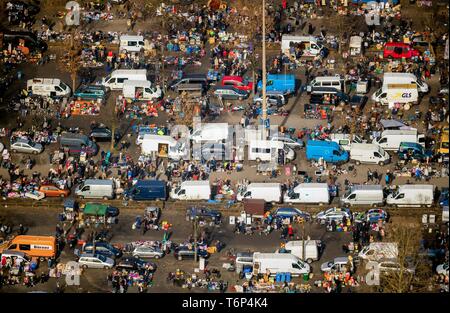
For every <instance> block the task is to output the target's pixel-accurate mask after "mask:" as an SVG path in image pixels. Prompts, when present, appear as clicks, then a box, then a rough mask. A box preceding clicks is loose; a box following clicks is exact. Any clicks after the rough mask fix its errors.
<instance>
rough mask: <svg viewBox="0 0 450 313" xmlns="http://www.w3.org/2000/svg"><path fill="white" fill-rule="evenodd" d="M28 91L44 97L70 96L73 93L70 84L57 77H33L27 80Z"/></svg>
mask: <svg viewBox="0 0 450 313" xmlns="http://www.w3.org/2000/svg"><path fill="white" fill-rule="evenodd" d="M27 91H28V92H31V94H33V95H38V96H43V97H52V98H55V97H68V96H70V94H71V93H72V90H71V89H70V87H69V86H67V85H66V84H65V83H63V82H62V81H61V80H60V79H56V78H33V79H29V80H27Z"/></svg>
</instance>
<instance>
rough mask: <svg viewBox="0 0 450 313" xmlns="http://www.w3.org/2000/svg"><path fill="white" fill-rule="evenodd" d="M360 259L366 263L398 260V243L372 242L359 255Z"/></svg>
mask: <svg viewBox="0 0 450 313" xmlns="http://www.w3.org/2000/svg"><path fill="white" fill-rule="evenodd" d="M358 257H359V258H360V259H361V260H366V261H379V260H381V259H397V258H398V244H397V243H396V242H372V243H370V244H369V245H368V246H366V247H364V248H363V249H362V250H361V251H360V252H359V253H358Z"/></svg>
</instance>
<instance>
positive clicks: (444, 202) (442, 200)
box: [439, 187, 448, 207]
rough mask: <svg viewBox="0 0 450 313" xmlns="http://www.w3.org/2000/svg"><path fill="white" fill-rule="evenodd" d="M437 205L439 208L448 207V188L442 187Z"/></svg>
mask: <svg viewBox="0 0 450 313" xmlns="http://www.w3.org/2000/svg"><path fill="white" fill-rule="evenodd" d="M439 205H440V206H441V207H445V206H448V188H447V187H444V188H442V190H441V195H440V196H439Z"/></svg>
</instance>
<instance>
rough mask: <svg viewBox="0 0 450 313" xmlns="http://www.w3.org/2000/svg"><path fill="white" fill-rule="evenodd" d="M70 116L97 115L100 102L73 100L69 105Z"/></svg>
mask: <svg viewBox="0 0 450 313" xmlns="http://www.w3.org/2000/svg"><path fill="white" fill-rule="evenodd" d="M69 106H70V114H72V115H98V114H100V102H98V101H94V100H75V101H72V102H71V103H70V105H69Z"/></svg>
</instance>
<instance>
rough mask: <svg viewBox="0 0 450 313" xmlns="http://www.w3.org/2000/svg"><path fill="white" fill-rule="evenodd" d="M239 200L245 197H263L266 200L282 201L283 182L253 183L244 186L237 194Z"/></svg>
mask: <svg viewBox="0 0 450 313" xmlns="http://www.w3.org/2000/svg"><path fill="white" fill-rule="evenodd" d="M236 199H237V200H238V201H242V200H244V199H262V200H265V201H266V202H277V203H278V202H281V184H279V183H251V184H248V185H247V186H246V187H245V188H243V189H242V190H241V191H240V192H239V193H238V194H237V196H236Z"/></svg>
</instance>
